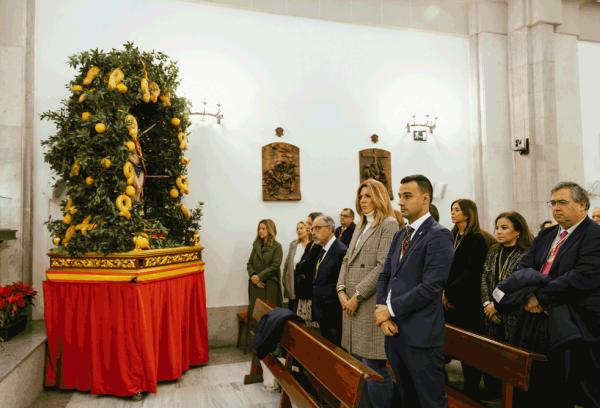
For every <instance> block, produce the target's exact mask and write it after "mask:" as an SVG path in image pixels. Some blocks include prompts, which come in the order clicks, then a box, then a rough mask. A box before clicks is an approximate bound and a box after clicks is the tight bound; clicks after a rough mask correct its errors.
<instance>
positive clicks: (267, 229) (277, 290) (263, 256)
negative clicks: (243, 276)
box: [247, 220, 283, 320]
mask: <svg viewBox="0 0 600 408" xmlns="http://www.w3.org/2000/svg"><path fill="white" fill-rule="evenodd" d="M275 236H277V227H276V226H275V223H274V222H273V221H272V220H261V221H260V222H259V223H258V231H257V236H256V239H255V240H254V243H253V244H252V253H251V254H250V259H248V264H247V269H248V276H249V277H250V279H249V280H248V297H249V298H250V305H249V306H248V313H249V315H252V312H253V311H254V303H255V302H256V299H259V298H260V299H266V300H268V301H269V302H272V303H273V304H275V305H276V306H277V307H281V301H282V299H281V285H280V284H279V274H280V273H281V261H282V259H283V249H282V248H281V244H280V243H279V242H277V241H275ZM248 320H250V319H248Z"/></svg>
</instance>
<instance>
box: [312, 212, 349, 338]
mask: <svg viewBox="0 0 600 408" xmlns="http://www.w3.org/2000/svg"><path fill="white" fill-rule="evenodd" d="M311 231H312V234H313V237H314V239H315V244H319V245H321V246H322V247H323V249H322V250H321V253H320V254H319V257H318V259H317V264H316V265H315V271H314V276H313V278H314V280H313V298H312V312H313V315H314V319H315V320H316V321H317V322H318V323H319V327H320V328H321V334H322V335H323V337H325V338H326V339H327V340H329V341H330V342H332V343H333V344H335V345H336V346H338V347H340V346H341V344H342V305H341V303H340V300H339V298H338V295H337V292H336V286H337V281H338V277H339V275H340V269H341V267H342V261H343V260H344V256H345V255H346V251H347V250H348V247H347V246H346V245H344V244H343V243H342V242H341V241H340V240H338V239H337V238H336V237H335V235H334V231H335V222H334V221H333V219H332V218H331V217H328V216H327V215H321V216H320V217H318V218H316V219H315V221H314V222H313V226H312V229H311Z"/></svg>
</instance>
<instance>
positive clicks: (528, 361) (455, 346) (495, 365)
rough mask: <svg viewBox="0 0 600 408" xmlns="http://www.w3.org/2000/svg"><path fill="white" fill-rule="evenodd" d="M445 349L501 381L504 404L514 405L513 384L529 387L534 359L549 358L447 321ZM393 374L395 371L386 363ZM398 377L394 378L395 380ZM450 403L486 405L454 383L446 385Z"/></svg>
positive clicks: (508, 407) (455, 407)
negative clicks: (469, 395) (461, 390)
mask: <svg viewBox="0 0 600 408" xmlns="http://www.w3.org/2000/svg"><path fill="white" fill-rule="evenodd" d="M444 353H446V354H449V355H450V356H452V357H454V358H456V359H458V360H460V361H464V362H465V363H467V364H469V365H471V366H473V367H475V368H478V369H480V370H481V371H483V372H485V373H487V374H490V375H492V376H494V377H496V378H498V379H500V380H501V381H502V402H501V407H502V408H511V407H512V405H513V387H518V388H520V389H522V390H524V391H527V390H528V389H529V377H530V374H531V366H532V364H533V362H534V361H546V356H544V355H541V354H537V353H534V352H532V351H527V350H525V349H522V348H518V347H515V346H512V345H510V344H508V343H505V342H502V341H498V340H495V339H492V338H491V337H487V336H483V335H481V334H477V333H474V332H471V331H469V330H465V329H463V328H461V327H458V326H454V325H452V324H446V345H445V346H444ZM387 366H388V369H389V370H390V372H391V373H392V378H394V372H393V371H392V368H391V367H390V363H389V362H388V363H387ZM395 381H396V379H395V378H394V382H395ZM446 393H447V394H448V406H449V407H450V408H460V407H475V408H485V407H487V406H486V405H485V404H482V403H479V402H477V401H474V400H473V399H471V398H469V397H467V396H466V395H464V394H462V393H461V392H460V391H459V390H457V389H456V388H454V387H452V386H446Z"/></svg>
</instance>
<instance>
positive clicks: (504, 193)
mask: <svg viewBox="0 0 600 408" xmlns="http://www.w3.org/2000/svg"><path fill="white" fill-rule="evenodd" d="M507 12H508V11H507V4H506V2H497V1H484V2H478V3H474V4H472V5H471V6H470V8H469V33H470V38H469V52H470V55H469V60H470V72H471V77H470V89H471V128H472V142H473V176H474V190H475V191H474V193H475V196H474V197H475V202H476V203H477V207H478V209H479V219H480V222H481V224H482V227H483V228H484V229H486V230H487V231H489V232H492V233H493V231H494V225H493V224H494V219H495V218H496V216H497V215H498V214H500V213H502V212H504V211H509V210H512V209H513V207H514V203H513V166H512V151H511V149H510V130H509V125H510V122H509V88H508V52H507V36H506V30H507V25H506V19H507Z"/></svg>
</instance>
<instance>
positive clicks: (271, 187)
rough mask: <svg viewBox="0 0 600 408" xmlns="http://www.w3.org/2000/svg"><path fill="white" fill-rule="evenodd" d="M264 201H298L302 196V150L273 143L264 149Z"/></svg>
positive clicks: (284, 144) (286, 144)
mask: <svg viewBox="0 0 600 408" xmlns="http://www.w3.org/2000/svg"><path fill="white" fill-rule="evenodd" d="M262 179H263V180H262V185H263V201H298V200H301V199H302V196H301V195H300V148H298V147H297V146H294V145H291V144H288V143H281V142H279V143H271V144H268V145H266V146H263V148H262Z"/></svg>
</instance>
